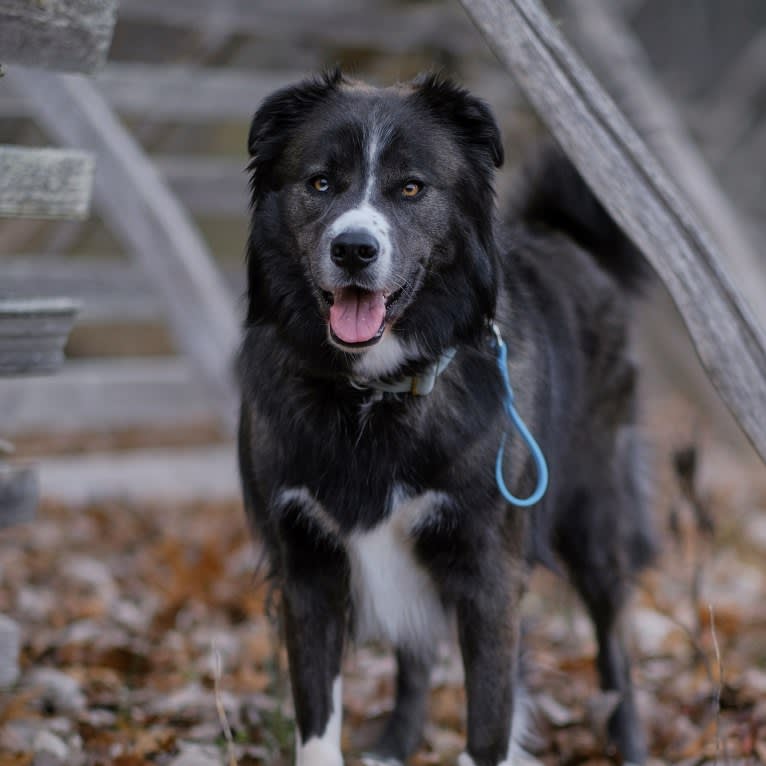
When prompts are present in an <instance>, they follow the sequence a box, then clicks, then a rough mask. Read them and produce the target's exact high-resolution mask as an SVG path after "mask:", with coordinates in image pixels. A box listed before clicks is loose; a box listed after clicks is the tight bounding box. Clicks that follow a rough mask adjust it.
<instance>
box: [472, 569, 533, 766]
mask: <svg viewBox="0 0 766 766" xmlns="http://www.w3.org/2000/svg"><path fill="white" fill-rule="evenodd" d="M498 569H499V570H501V571H497V572H491V573H489V574H488V575H485V576H484V577H483V578H482V585H481V588H480V590H481V592H480V594H478V595H476V594H474V598H465V599H461V600H460V602H459V603H458V605H457V619H458V635H459V638H460V650H461V652H462V655H463V665H464V668H465V688H466V698H467V703H468V721H467V724H468V726H467V728H468V739H467V743H466V752H465V753H464V754H463V755H461V756H460V759H459V761H458V763H459V766H498V764H501V763H503V762H504V761H507V759H508V756H509V747H510V745H509V741H510V733H511V732H510V730H511V718H512V711H513V684H512V680H513V678H514V675H515V673H514V662H515V658H516V654H517V643H518V638H519V628H518V625H519V620H518V602H519V600H520V591H521V589H520V588H518V589H517V588H514V587H512V585H511V583H510V582H509V581H502V580H504V576H503V574H502V570H503V569H504V568H502V567H499V568H498ZM509 580H510V578H509ZM517 591H518V595H517Z"/></svg>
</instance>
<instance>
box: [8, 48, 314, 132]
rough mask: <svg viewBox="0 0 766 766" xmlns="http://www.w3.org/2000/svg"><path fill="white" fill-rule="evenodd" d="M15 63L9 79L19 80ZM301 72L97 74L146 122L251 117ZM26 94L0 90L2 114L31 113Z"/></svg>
mask: <svg viewBox="0 0 766 766" xmlns="http://www.w3.org/2000/svg"><path fill="white" fill-rule="evenodd" d="M14 73H15V68H14V67H9V68H8V72H7V75H6V77H7V80H6V81H7V82H9V83H11V84H12V83H13V79H14ZM305 75H306V73H305V72H301V71H297V70H296V71H289V72H282V73H279V74H276V73H271V72H246V71H241V70H239V71H238V70H234V69H212V68H210V69H206V68H203V67H194V66H152V65H148V64H119V63H110V64H107V65H106V67H104V69H103V70H102V71H101V72H99V74H98V75H97V76H96V77H95V78H94V83H95V85H96V87H97V88H98V90H99V91H100V92H101V94H102V95H103V96H104V98H106V99H107V101H109V103H110V104H111V105H112V106H113V107H114V108H115V109H116V110H117V111H118V112H120V113H121V114H125V115H127V116H130V117H139V118H141V120H142V121H147V120H149V121H158V122H162V121H166V122H186V123H188V122H195V123H205V122H220V121H221V120H242V121H246V120H249V119H250V118H251V117H252V116H253V113H254V112H255V110H256V108H257V107H258V104H259V103H260V102H261V100H263V99H264V98H265V97H266V96H268V95H269V94H270V93H271V92H273V91H274V90H276V89H277V88H279V87H281V86H282V85H287V84H288V83H290V82H295V81H296V80H299V79H301V78H302V77H305ZM30 116H32V109H31V107H30V105H29V104H27V103H26V101H25V99H24V96H23V94H20V93H14V92H13V91H12V89H9V88H4V89H3V90H2V91H0V117H30Z"/></svg>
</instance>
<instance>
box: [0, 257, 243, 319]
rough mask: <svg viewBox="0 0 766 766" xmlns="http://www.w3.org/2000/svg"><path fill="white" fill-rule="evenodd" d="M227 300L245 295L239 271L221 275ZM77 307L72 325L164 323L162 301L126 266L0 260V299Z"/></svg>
mask: <svg viewBox="0 0 766 766" xmlns="http://www.w3.org/2000/svg"><path fill="white" fill-rule="evenodd" d="M222 275H223V277H224V280H225V282H226V286H227V287H228V289H229V291H230V294H231V296H232V300H233V301H235V302H236V303H237V304H239V303H240V300H239V299H240V296H241V295H242V293H243V291H244V289H245V275H244V270H243V269H242V268H232V269H228V270H224V271H223V272H222ZM60 295H67V296H69V297H70V298H72V299H73V300H76V301H78V302H79V303H80V306H81V307H80V310H79V311H78V313H77V323H78V325H82V324H88V323H96V324H97V323H99V322H115V321H116V322H156V321H159V320H161V319H163V318H164V316H165V311H164V309H163V306H162V296H161V295H158V294H156V293H155V291H154V289H153V287H152V284H151V281H150V280H149V279H148V278H147V276H146V274H144V273H143V271H142V270H141V269H140V268H139V267H138V266H137V264H136V263H134V262H132V261H115V260H107V259H101V258H70V257H65V256H40V255H26V256H19V255H14V256H5V257H3V258H2V259H0V298H55V297H57V296H60Z"/></svg>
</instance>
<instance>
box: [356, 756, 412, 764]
mask: <svg viewBox="0 0 766 766" xmlns="http://www.w3.org/2000/svg"><path fill="white" fill-rule="evenodd" d="M360 760H361V762H362V764H363V766H403V764H402V762H401V761H400V760H398V759H397V758H390V757H387V756H385V755H376V754H375V753H362V757H361V758H360Z"/></svg>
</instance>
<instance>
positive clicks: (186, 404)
mask: <svg viewBox="0 0 766 766" xmlns="http://www.w3.org/2000/svg"><path fill="white" fill-rule="evenodd" d="M0 416H1V417H2V423H3V434H4V435H6V436H8V437H10V438H16V437H19V436H23V435H25V434H35V433H42V434H61V433H87V432H89V431H92V432H99V431H113V430H120V429H128V428H141V427H149V428H175V427H180V426H190V425H199V424H200V423H213V422H215V420H216V408H215V406H214V405H213V403H212V402H211V400H210V397H209V396H208V395H207V392H206V390H205V386H204V385H203V384H202V383H201V381H200V380H199V377H198V375H197V374H196V371H195V369H194V367H193V366H192V365H190V364H189V362H188V361H186V360H184V359H182V358H180V357H170V358H161V357H160V358H156V357H151V358H132V359H98V360H69V361H67V363H66V364H65V365H64V366H63V367H62V369H61V370H60V371H59V373H58V374H57V375H56V376H54V377H43V376H36V377H24V378H18V379H12V378H8V379H3V380H0Z"/></svg>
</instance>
